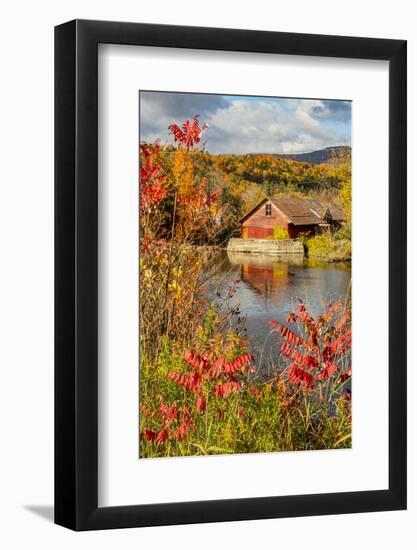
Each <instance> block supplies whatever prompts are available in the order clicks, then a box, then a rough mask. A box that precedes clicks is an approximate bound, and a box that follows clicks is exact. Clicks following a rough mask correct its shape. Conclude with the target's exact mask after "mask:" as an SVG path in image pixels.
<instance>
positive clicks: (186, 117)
mask: <svg viewBox="0 0 417 550" xmlns="http://www.w3.org/2000/svg"><path fill="white" fill-rule="evenodd" d="M351 124H352V101H350V100H348V99H343V100H342V99H320V98H319V99H312V98H290V97H278V96H277V97H261V96H248V95H239V96H238V95H226V94H225V95H221V94H204V93H187V92H177V91H173V92H171V91H150V90H140V91H139V197H138V201H139V240H140V246H139V249H140V250H139V253H138V256H139V258H138V261H139V304H138V307H139V342H138V353H139V365H140V367H139V370H140V372H139V411H138V413H139V414H138V421H139V434H140V437H139V458H140V459H142V458H157V457H182V456H196V455H200V456H203V455H219V454H238V453H271V452H280V451H281V452H282V451H284V452H292V451H310V450H326V449H349V448H351V446H352V407H351V400H352V368H351V354H352V320H351V304H352V294H351V233H352V222H351V207H352V200H351V188H352V185H351V180H352V176H351V173H352V171H351V159H352V143H351Z"/></svg>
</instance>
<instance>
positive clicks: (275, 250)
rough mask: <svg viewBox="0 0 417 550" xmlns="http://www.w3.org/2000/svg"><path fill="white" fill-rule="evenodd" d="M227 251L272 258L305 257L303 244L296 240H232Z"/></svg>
mask: <svg viewBox="0 0 417 550" xmlns="http://www.w3.org/2000/svg"><path fill="white" fill-rule="evenodd" d="M227 250H228V251H230V252H250V253H254V254H266V255H271V256H292V255H294V256H304V247H303V243H302V242H301V241H297V240H296V239H286V240H282V241H276V240H273V239H230V240H229V242H228V245H227Z"/></svg>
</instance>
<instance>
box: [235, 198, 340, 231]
mask: <svg viewBox="0 0 417 550" xmlns="http://www.w3.org/2000/svg"><path fill="white" fill-rule="evenodd" d="M314 200H316V199H314ZM268 201H269V202H270V203H271V204H272V206H273V207H274V208H275V210H277V211H278V212H279V213H280V214H281V215H282V216H283V217H284V218H285V219H286V220H287V221H288V223H292V224H293V225H319V223H317V224H314V223H297V221H295V220H294V219H293V218H291V216H289V215H288V214H286V213H285V212H284V211H283V210H282V209H281V208H280V207H279V206H277V205H276V204H275V202H274V199H273V198H271V197H269V196H268V195H265V198H264V199H262V200H261V201H260V202H258V204H257V205H256V206H254V207H253V208H252V210H250V211H249V212H248V213H247V214H245V215H244V216H243V217H242V218H240V220H239V223H243V222H245V221H246V220H247V219H248V218H249V217H250V216H251V215H252V214H253V213H254V212H255V211H256V210H258V209H259V208H260V207H261V206H262V205H263V204H264V203H265V202H268ZM318 202H319V201H318ZM326 212H330V208H329V207H328V206H327V207H326ZM330 215H331V212H330ZM323 219H324V218H321V220H323ZM333 219H334V220H335V221H337V222H339V221H346V218H345V217H343V218H333Z"/></svg>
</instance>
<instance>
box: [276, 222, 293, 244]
mask: <svg viewBox="0 0 417 550" xmlns="http://www.w3.org/2000/svg"><path fill="white" fill-rule="evenodd" d="M289 238H290V236H289V235H288V231H287V230H286V229H285V228H284V227H280V226H279V225H276V226H275V227H274V239H275V240H277V241H282V240H286V239H289Z"/></svg>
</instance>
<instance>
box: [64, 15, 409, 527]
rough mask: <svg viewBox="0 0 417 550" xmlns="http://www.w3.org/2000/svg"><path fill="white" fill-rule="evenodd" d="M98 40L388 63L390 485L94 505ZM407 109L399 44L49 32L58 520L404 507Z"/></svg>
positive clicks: (191, 30)
mask: <svg viewBox="0 0 417 550" xmlns="http://www.w3.org/2000/svg"><path fill="white" fill-rule="evenodd" d="M98 44H123V45H143V46H159V47H169V48H193V49H203V50H212V51H213V55H215V52H216V51H219V50H223V51H239V52H259V53H270V54H290V55H303V56H321V57H338V58H354V59H374V60H387V61H388V62H389V400H388V406H389V488H388V489H387V490H377V491H358V492H348V493H334V494H305V495H296V496H272V497H262V498H244V499H231V500H216V501H200V502H180V503H170V504H146V505H137V506H118V507H99V506H98V498H97V494H98V448H97V435H98V408H97V405H98V390H97V388H98V350H97V336H98V328H97V327H98V314H97V307H98V290H97V277H98V151H97V146H98V131H97V128H98V108H97V105H98V76H97V73H98V61H97V59H98V56H97V53H98ZM406 113H407V107H406V41H404V40H386V39H373V38H353V37H341V36H321V35H311V34H289V33H280V32H265V31H249V30H236V29H219V28H198V27H180V26H165V25H149V24H142V23H118V22H106V21H84V20H74V21H70V22H68V23H64V24H62V25H59V26H57V27H56V28H55V522H56V523H57V524H59V525H63V526H65V527H68V528H70V529H74V530H77V531H78V530H91V529H108V528H123V527H140V526H152V525H170V524H183V523H200V522H215V521H236V520H249V519H261V518H281V517H288V516H309V515H323V514H341V513H352V512H371V511H386V510H402V509H405V508H406V136H407V134H406ZM394 344H395V345H394Z"/></svg>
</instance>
